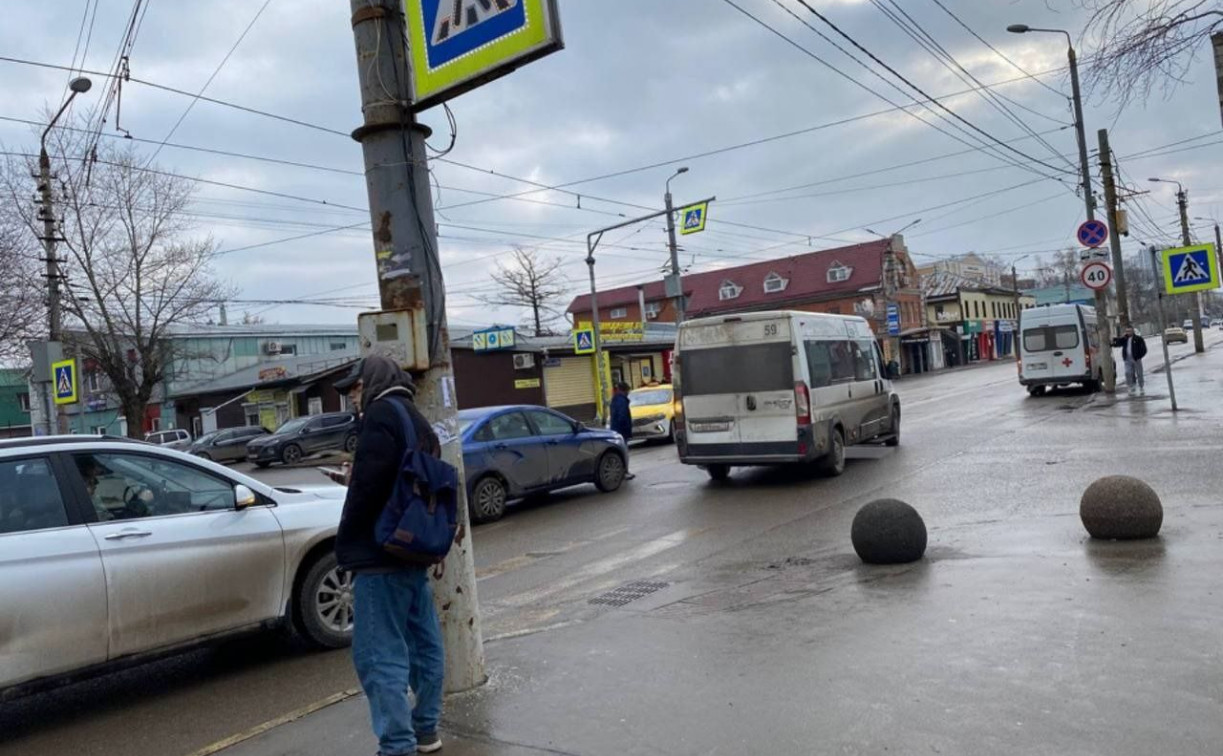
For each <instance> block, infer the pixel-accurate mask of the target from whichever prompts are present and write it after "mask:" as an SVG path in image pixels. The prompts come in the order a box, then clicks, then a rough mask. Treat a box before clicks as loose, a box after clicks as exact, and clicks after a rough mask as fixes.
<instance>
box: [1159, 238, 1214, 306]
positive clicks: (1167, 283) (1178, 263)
mask: <svg viewBox="0 0 1223 756" xmlns="http://www.w3.org/2000/svg"><path fill="white" fill-rule="evenodd" d="M1162 256H1163V263H1164V291H1166V292H1167V293H1169V294H1192V293H1193V292H1195V291H1208V290H1210V289H1217V288H1219V259H1218V257H1216V256H1215V245H1213V244H1198V245H1195V246H1192V247H1177V248H1176V249H1165V250H1164V251H1163V252H1162Z"/></svg>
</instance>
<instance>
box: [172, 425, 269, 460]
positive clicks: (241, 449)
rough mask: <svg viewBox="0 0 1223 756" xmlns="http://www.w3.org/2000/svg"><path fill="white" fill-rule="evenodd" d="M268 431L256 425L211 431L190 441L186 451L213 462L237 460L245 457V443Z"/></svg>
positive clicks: (264, 434)
mask: <svg viewBox="0 0 1223 756" xmlns="http://www.w3.org/2000/svg"><path fill="white" fill-rule="evenodd" d="M270 433H271V431H270V430H268V429H267V428H262V427H260V426H258V425H250V426H246V427H244V428H226V429H225V430H219V431H213V432H212V433H207V434H205V435H203V436H200V437H199V438H197V439H196V440H195V441H194V442H192V444H191V446H189V447H187V453H188V454H194V455H195V456H197V457H200V458H201V459H211V460H212V461H213V462H239V461H241V460H244V459H246V445H247V444H248V443H250V441H251V440H252V439H254V438H256V437H258V436H266V435H269V434H270Z"/></svg>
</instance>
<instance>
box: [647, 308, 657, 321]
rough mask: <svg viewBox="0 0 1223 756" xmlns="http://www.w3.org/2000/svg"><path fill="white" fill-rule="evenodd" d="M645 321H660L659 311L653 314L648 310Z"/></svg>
mask: <svg viewBox="0 0 1223 756" xmlns="http://www.w3.org/2000/svg"><path fill="white" fill-rule="evenodd" d="M645 319H646V320H658V312H657V311H654V312H651V311H650V310H646V311H645Z"/></svg>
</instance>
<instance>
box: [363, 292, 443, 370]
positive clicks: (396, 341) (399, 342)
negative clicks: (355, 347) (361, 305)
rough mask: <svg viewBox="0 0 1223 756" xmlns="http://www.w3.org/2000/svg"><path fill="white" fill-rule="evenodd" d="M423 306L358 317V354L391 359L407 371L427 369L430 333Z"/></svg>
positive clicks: (369, 313) (368, 313)
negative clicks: (359, 347) (376, 355)
mask: <svg viewBox="0 0 1223 756" xmlns="http://www.w3.org/2000/svg"><path fill="white" fill-rule="evenodd" d="M425 320H426V318H425V310H424V306H423V305H422V306H418V307H413V308H409V309H405V310H380V311H378V312H365V313H361V314H360V315H358V316H357V334H358V337H359V338H360V340H361V355H362V356H368V355H371V354H381V355H384V356H386V357H390V358H391V359H392V360H394V361H395V362H396V363H397V364H398V365H399V366H400V367H402V368H403V369H404V370H408V371H416V372H420V371H424V370H428V369H429V333H428V329H427V328H426V323H425Z"/></svg>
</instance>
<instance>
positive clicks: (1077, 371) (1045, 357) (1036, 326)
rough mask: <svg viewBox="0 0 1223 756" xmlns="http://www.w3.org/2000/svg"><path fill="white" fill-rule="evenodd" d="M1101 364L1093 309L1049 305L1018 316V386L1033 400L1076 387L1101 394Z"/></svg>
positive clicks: (1071, 305) (1082, 306) (1072, 305)
mask: <svg viewBox="0 0 1223 756" xmlns="http://www.w3.org/2000/svg"><path fill="white" fill-rule="evenodd" d="M1101 360H1102V357H1101V356H1100V344H1099V339H1098V338H1097V335H1096V310H1095V308H1094V307H1087V306H1086V305H1074V304H1063V305H1047V306H1044V307H1033V308H1031V309H1027V310H1024V311H1023V312H1021V313H1020V314H1019V384H1020V385H1021V386H1023V387H1024V388H1026V389H1027V390H1028V393H1029V394H1031V395H1032V396H1040V395H1041V394H1043V393H1045V389H1048V388H1058V387H1062V386H1069V385H1072V384H1076V383H1077V384H1081V385H1082V386H1084V387H1086V388H1087V390H1088V391H1099V390H1100V385H1101V383H1102V382H1103V380H1104V364H1103V362H1102V361H1101Z"/></svg>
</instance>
